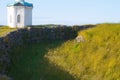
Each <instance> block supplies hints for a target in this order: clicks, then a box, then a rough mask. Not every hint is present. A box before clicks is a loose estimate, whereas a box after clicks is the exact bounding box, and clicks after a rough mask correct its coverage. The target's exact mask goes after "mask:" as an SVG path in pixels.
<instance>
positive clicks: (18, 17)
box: [17, 15, 20, 23]
mask: <svg viewBox="0 0 120 80" xmlns="http://www.w3.org/2000/svg"><path fill="white" fill-rule="evenodd" d="M17 23H20V15H18V16H17Z"/></svg>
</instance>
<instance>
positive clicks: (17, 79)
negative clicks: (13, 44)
mask: <svg viewBox="0 0 120 80" xmlns="http://www.w3.org/2000/svg"><path fill="white" fill-rule="evenodd" d="M63 42H64V41H54V42H49V41H44V42H41V43H34V44H30V45H28V44H27V45H24V46H21V48H15V49H14V51H13V52H11V58H12V65H11V68H10V69H9V73H8V74H9V76H11V77H12V78H13V79H14V80H73V77H72V76H71V75H69V73H68V72H65V71H63V70H61V69H60V68H59V67H58V66H56V65H54V64H52V63H50V62H49V61H48V60H47V59H46V58H45V57H44V56H45V55H46V53H47V52H48V50H49V49H53V48H55V47H57V46H60V45H61V44H62V43H63Z"/></svg>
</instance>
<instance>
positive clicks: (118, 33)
mask: <svg viewBox="0 0 120 80" xmlns="http://www.w3.org/2000/svg"><path fill="white" fill-rule="evenodd" d="M79 35H82V36H83V37H84V39H85V42H80V43H77V42H76V41H74V40H72V41H68V42H66V43H64V44H63V45H62V46H60V47H58V48H56V49H53V50H49V52H48V54H47V58H48V59H49V61H50V62H52V63H54V64H56V65H58V66H60V67H62V69H63V70H64V71H67V72H69V73H70V74H71V75H72V76H74V77H75V79H76V80H120V61H119V60H120V49H119V48H120V41H119V40H120V24H102V25H97V27H96V28H92V29H89V30H84V31H81V32H79Z"/></svg>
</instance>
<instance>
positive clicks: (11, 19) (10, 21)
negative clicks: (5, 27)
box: [10, 15, 12, 23]
mask: <svg viewBox="0 0 120 80" xmlns="http://www.w3.org/2000/svg"><path fill="white" fill-rule="evenodd" d="M10 23H12V16H11V15H10Z"/></svg>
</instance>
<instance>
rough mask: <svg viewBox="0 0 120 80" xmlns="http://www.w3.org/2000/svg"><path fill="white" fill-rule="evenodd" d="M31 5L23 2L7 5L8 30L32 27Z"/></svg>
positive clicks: (18, 0)
mask: <svg viewBox="0 0 120 80" xmlns="http://www.w3.org/2000/svg"><path fill="white" fill-rule="evenodd" d="M32 9H33V4H32V3H28V2H25V1H24V0H15V2H14V3H12V4H8V5H7V14H8V15H7V23H8V26H9V27H10V28H24V27H25V26H30V25H32Z"/></svg>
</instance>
